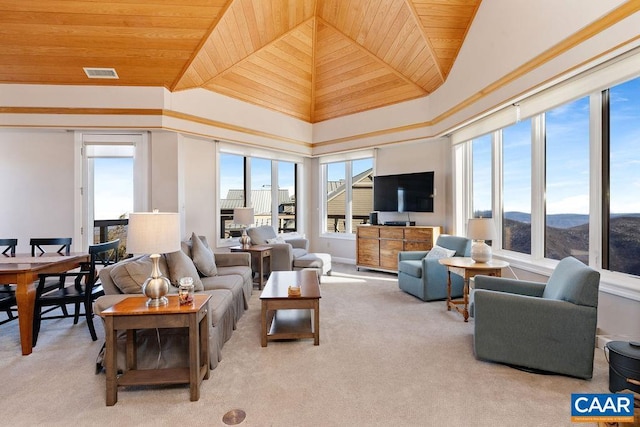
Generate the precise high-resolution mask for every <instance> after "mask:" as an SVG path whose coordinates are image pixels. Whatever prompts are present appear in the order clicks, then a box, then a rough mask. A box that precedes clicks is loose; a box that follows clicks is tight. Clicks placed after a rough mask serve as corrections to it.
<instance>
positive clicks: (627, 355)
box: [606, 341, 640, 393]
mask: <svg viewBox="0 0 640 427" xmlns="http://www.w3.org/2000/svg"><path fill="white" fill-rule="evenodd" d="M634 344H635V343H634ZM606 348H607V349H608V350H609V358H608V359H609V391H611V392H612V393H616V392H618V391H621V390H631V391H633V392H636V393H640V385H639V384H640V347H639V346H635V345H631V344H630V343H629V342H628V341H610V342H608V343H607V344H606ZM627 379H630V380H633V381H637V382H638V384H634V383H633V382H629V381H627Z"/></svg>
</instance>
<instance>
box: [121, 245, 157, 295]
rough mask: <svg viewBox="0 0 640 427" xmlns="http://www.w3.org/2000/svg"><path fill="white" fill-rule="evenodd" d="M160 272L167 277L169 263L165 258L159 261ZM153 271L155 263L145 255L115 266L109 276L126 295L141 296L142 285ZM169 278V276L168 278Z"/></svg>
mask: <svg viewBox="0 0 640 427" xmlns="http://www.w3.org/2000/svg"><path fill="white" fill-rule="evenodd" d="M158 265H159V266H160V272H161V273H162V274H163V275H165V276H167V263H166V261H165V260H164V258H163V257H160V259H159V260H158ZM152 271H153V261H151V258H150V257H149V255H145V256H143V257H140V258H138V259H135V260H132V261H126V260H125V261H122V262H119V263H118V264H115V265H114V266H113V268H111V271H110V272H109V275H110V276H111V280H113V283H114V284H115V285H116V286H117V287H118V289H120V291H122V293H125V294H141V293H142V285H143V284H144V282H145V280H147V278H148V277H149V276H151V272H152ZM167 277H168V276H167Z"/></svg>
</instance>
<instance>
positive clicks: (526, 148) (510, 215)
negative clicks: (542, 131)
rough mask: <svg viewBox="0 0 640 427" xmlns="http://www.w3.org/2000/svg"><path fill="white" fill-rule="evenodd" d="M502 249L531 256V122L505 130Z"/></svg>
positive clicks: (522, 122) (503, 143)
mask: <svg viewBox="0 0 640 427" xmlns="http://www.w3.org/2000/svg"><path fill="white" fill-rule="evenodd" d="M502 173H503V178H502V197H503V199H502V212H503V214H502V248H503V249H507V250H510V251H515V252H520V253H525V254H530V253H531V120H523V121H521V122H519V123H516V124H514V125H512V126H509V127H507V128H505V129H503V130H502Z"/></svg>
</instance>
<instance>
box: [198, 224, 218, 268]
mask: <svg viewBox="0 0 640 427" xmlns="http://www.w3.org/2000/svg"><path fill="white" fill-rule="evenodd" d="M191 259H193V263H194V264H195V266H196V268H197V269H198V271H199V272H200V274H202V275H203V276H207V277H210V276H217V275H218V267H216V260H215V257H214V256H213V251H212V250H211V249H209V247H207V246H205V244H204V243H203V242H202V240H200V238H199V237H198V236H197V235H196V233H193V234H192V235H191Z"/></svg>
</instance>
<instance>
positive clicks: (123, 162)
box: [93, 158, 133, 219]
mask: <svg viewBox="0 0 640 427" xmlns="http://www.w3.org/2000/svg"><path fill="white" fill-rule="evenodd" d="M93 161H94V164H93V165H94V187H93V188H94V217H95V218H94V219H118V218H119V217H120V215H122V214H124V213H129V212H133V158H95V159H94V160H93Z"/></svg>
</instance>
